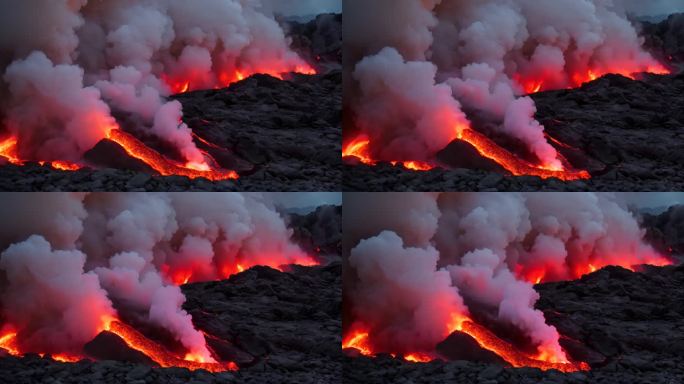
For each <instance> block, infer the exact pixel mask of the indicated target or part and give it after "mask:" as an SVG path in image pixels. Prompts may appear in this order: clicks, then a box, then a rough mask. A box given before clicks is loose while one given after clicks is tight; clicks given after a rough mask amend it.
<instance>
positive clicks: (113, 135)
mask: <svg viewBox="0 0 684 384" xmlns="http://www.w3.org/2000/svg"><path fill="white" fill-rule="evenodd" d="M107 138H108V139H109V140H111V141H113V142H115V143H117V144H119V145H120V146H121V147H123V148H124V150H125V151H126V153H128V154H129V155H130V156H131V157H134V158H136V159H138V160H141V161H142V162H144V163H145V164H147V165H149V166H150V167H152V169H154V170H155V171H157V172H159V174H160V175H162V176H171V175H178V176H187V177H189V178H191V179H196V178H200V177H204V178H206V179H208V180H212V181H218V180H230V179H237V178H239V176H238V174H237V173H236V172H235V171H229V170H224V169H219V168H212V167H209V165H208V164H204V165H202V166H197V165H192V164H185V165H180V164H176V163H174V162H172V161H170V160H168V159H166V158H165V157H164V156H162V155H161V154H160V153H159V152H157V151H155V150H154V149H152V148H150V147H148V146H147V145H145V144H144V143H143V142H141V141H140V140H138V139H137V138H135V137H134V136H133V135H131V134H129V133H127V132H125V131H123V130H121V129H117V128H112V129H110V130H109V131H108V132H107ZM205 156H207V157H210V156H209V155H208V154H205Z"/></svg>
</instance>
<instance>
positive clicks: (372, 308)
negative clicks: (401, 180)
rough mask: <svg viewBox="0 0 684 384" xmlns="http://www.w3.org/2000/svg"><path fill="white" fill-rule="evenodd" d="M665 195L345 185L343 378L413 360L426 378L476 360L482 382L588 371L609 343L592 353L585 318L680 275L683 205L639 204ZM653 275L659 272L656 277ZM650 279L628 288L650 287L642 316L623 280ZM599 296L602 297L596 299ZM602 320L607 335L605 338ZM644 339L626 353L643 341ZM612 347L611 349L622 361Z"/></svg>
mask: <svg viewBox="0 0 684 384" xmlns="http://www.w3.org/2000/svg"><path fill="white" fill-rule="evenodd" d="M678 197H679V198H681V196H678ZM672 200H673V199H669V200H668V199H667V198H666V195H664V194H662V195H660V194H652V195H644V194H633V195H629V196H628V195H622V194H602V193H565V194H563V193H383V194H378V193H349V194H348V196H345V219H344V220H345V224H344V225H345V228H352V229H351V230H348V231H347V232H345V239H344V241H343V243H344V244H345V245H344V253H343V254H345V255H348V256H347V257H346V258H344V259H343V260H344V262H345V266H346V270H345V290H344V293H345V300H344V303H345V304H344V307H343V313H344V322H343V337H342V348H343V351H344V352H345V355H346V356H347V357H348V359H347V360H346V363H345V364H348V366H349V370H348V372H349V374H348V377H346V379H348V380H349V381H350V382H353V381H355V380H357V379H358V378H360V377H361V376H363V375H369V377H370V379H369V381H370V382H380V381H383V380H384V381H385V382H387V381H392V380H394V378H395V377H396V376H394V375H408V377H413V376H412V374H413V371H414V370H415V372H417V373H416V375H417V376H416V377H418V376H420V375H425V376H424V377H422V380H425V381H426V382H440V381H443V380H449V379H454V378H456V377H455V376H454V377H450V376H449V373H450V372H452V369H453V368H449V367H459V368H464V370H465V368H466V367H471V366H480V367H483V368H482V369H483V370H484V371H486V372H487V373H483V374H482V377H480V378H478V379H477V381H485V382H486V380H494V381H505V380H508V379H509V378H511V380H513V381H516V382H517V378H520V379H521V380H522V381H521V382H526V381H525V380H524V379H525V378H529V379H530V381H531V380H532V379H533V378H534V379H535V380H537V379H539V380H541V381H546V379H549V380H550V379H551V378H558V377H560V378H562V380H560V382H565V381H564V380H567V381H568V382H572V380H574V379H576V378H578V377H593V376H592V375H593V372H594V371H595V370H600V369H602V368H603V367H604V366H605V364H607V363H608V360H609V358H608V355H606V353H608V351H607V350H604V351H602V352H599V353H596V352H597V349H595V348H598V347H597V346H596V344H595V342H596V340H593V339H592V337H599V338H600V337H602V336H603V335H594V334H592V332H593V330H592V329H591V327H589V326H587V324H586V323H585V322H584V321H583V319H584V318H583V317H582V316H593V320H594V321H596V322H597V323H595V324H594V325H597V324H599V323H602V317H603V314H604V313H605V312H604V311H613V312H614V313H617V314H618V315H617V316H620V315H619V313H621V312H622V311H624V312H629V313H632V311H633V312H638V313H640V314H644V313H649V314H651V312H650V310H651V308H652V307H651V305H658V304H656V302H657V301H658V300H657V299H654V298H653V295H657V294H658V293H657V292H659V291H658V286H659V285H660V284H662V285H663V286H664V287H665V288H664V289H666V290H667V289H670V288H671V287H672V286H676V285H677V284H678V281H679V276H678V275H677V273H678V272H679V271H681V269H682V267H681V265H680V263H681V262H682V256H681V253H680V251H679V247H678V246H677V245H676V244H678V243H679V240H678V239H681V238H682V234H681V233H679V232H680V231H677V230H675V229H674V228H677V225H678V224H677V223H680V222H681V218H680V216H681V207H672V208H670V209H669V210H667V211H665V212H664V213H662V214H660V215H658V216H654V215H649V214H645V213H642V212H641V211H639V210H638V209H637V208H634V207H644V206H649V204H657V203H651V201H654V202H658V201H662V202H663V203H664V204H669V203H668V201H672ZM628 206H630V207H632V208H629V209H628V208H627V207H628ZM654 209H655V208H654ZM657 209H659V210H660V211H662V209H661V208H657ZM371 216H372V217H373V219H369V217H371ZM661 273H662V274H663V276H667V277H663V279H664V281H663V280H660V279H659V278H655V277H654V276H657V275H658V274H661ZM649 279H653V282H652V284H645V286H644V287H643V291H642V290H641V289H642V288H638V289H637V291H639V292H641V293H644V294H647V293H648V292H650V293H651V294H650V296H649V298H648V299H646V298H644V300H646V301H648V300H652V301H653V303H652V304H649V305H647V309H645V311H644V312H641V310H640V309H639V308H641V304H640V303H636V302H633V303H628V302H626V301H625V300H623V298H622V296H630V293H629V292H631V291H629V290H628V288H626V287H625V286H622V285H620V284H622V282H624V281H629V283H627V284H637V285H638V284H641V283H640V281H644V280H649ZM598 281H600V283H597V282H598ZM608 287H611V288H608ZM623 290H624V291H623ZM586 291H592V292H593V293H592V294H586ZM623 292H625V293H624V294H623ZM641 293H635V297H639V295H640V294H641ZM671 294H674V295H676V294H675V293H673V292H672V293H671ZM562 295H567V296H566V297H563V296H562ZM594 295H602V296H603V297H602V298H601V299H597V301H596V302H594V301H592V300H591V299H590V298H591V297H593V296H594ZM611 295H612V296H613V297H612V298H611ZM672 300H674V299H672ZM567 302H572V304H568V305H567V306H564V304H561V303H567ZM603 303H607V305H606V306H604V305H603ZM615 303H619V304H621V305H624V306H623V307H621V308H622V309H617V308H615V306H614V305H613V304H615ZM677 307H680V306H677ZM578 308H581V309H578ZM587 311H593V312H592V314H587V313H586V312H587ZM580 314H581V315H580ZM680 317H681V316H680ZM649 318H650V319H651V320H653V319H656V318H657V315H653V316H652V317H649ZM561 319H562V320H561ZM633 320H634V321H638V318H634V319H633ZM677 324H678V323H676V322H675V323H670V324H668V325H667V327H676V326H677ZM611 326H614V327H616V328H620V327H622V325H620V324H616V323H613V324H612V325H611ZM635 326H643V327H644V330H645V329H648V327H649V325H648V324H646V323H644V324H635ZM626 327H627V328H629V326H626ZM608 329H609V327H608V326H606V328H604V329H603V331H602V332H605V333H606V334H609V335H612V334H611V333H610V331H609V330H608ZM622 331H623V329H620V330H616V331H615V333H620V332H622ZM628 334H629V333H628V332H625V334H624V337H626V338H629V336H627V335H628ZM649 345H650V344H644V345H640V346H639V347H635V349H636V350H638V349H639V348H645V350H646V351H649V350H650V348H651V347H650V346H649ZM621 352H624V349H616V350H613V351H611V352H610V356H611V357H613V358H616V359H619V356H620V353H621ZM634 353H635V354H638V353H639V352H637V351H635V352H634ZM675 353H676V352H675ZM389 361H392V362H391V363H388V362H389ZM652 361H655V360H652ZM386 364H387V365H386ZM485 368H486V369H485ZM423 370H424V371H423ZM430 370H434V371H435V372H439V373H436V374H434V375H432V374H430V373H428V372H429V371H430ZM418 372H422V373H418ZM508 372H510V374H508ZM532 373H538V374H537V375H536V376H528V375H530V374H532ZM669 373H671V374H672V373H673V371H670V372H669ZM376 374H377V376H375V375H376ZM442 374H445V375H446V376H443V375H442ZM357 375H358V376H357ZM468 375H469V376H468V377H467V378H466V377H465V375H464V376H463V377H460V376H459V377H458V379H459V380H463V381H475V377H474V376H477V372H475V374H474V375H473V372H472V371H471V372H470V373H469V374H468ZM670 377H675V376H670ZM627 381H629V380H627ZM588 382H599V380H597V381H594V380H589V381H588Z"/></svg>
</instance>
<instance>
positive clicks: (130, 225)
mask: <svg viewBox="0 0 684 384" xmlns="http://www.w3.org/2000/svg"><path fill="white" fill-rule="evenodd" d="M49 195H50V196H45V194H28V195H26V194H23V195H22V194H9V195H6V196H3V197H4V198H3V199H2V202H0V206H2V207H3V211H4V212H12V213H14V214H16V217H19V218H21V220H19V221H18V222H13V223H3V225H2V228H3V229H7V232H4V231H3V237H2V238H1V242H0V271H1V272H0V274H2V275H5V277H6V281H7V284H6V286H5V287H3V288H2V289H0V292H2V295H0V300H1V302H2V305H1V306H0V308H2V316H1V318H2V319H3V323H4V324H3V325H5V326H9V325H11V326H12V327H13V328H14V329H15V330H16V331H18V333H19V337H18V340H19V341H20V342H21V347H22V350H25V351H34V352H65V351H79V350H80V349H79V348H81V347H82V346H83V344H85V343H87V342H88V341H90V340H92V339H93V338H94V337H95V335H97V333H98V332H99V331H101V330H102V328H103V325H104V319H105V318H111V317H112V316H113V315H115V314H116V312H115V309H114V308H116V309H120V308H125V310H127V311H130V310H133V311H135V313H136V314H137V315H138V317H141V318H144V319H147V321H149V322H150V323H151V324H156V325H157V326H159V327H162V328H164V329H167V330H168V331H169V332H171V333H172V334H173V335H175V337H176V338H177V340H178V341H179V342H181V343H182V345H184V346H185V347H186V348H187V349H188V350H189V351H190V352H192V353H193V354H195V355H197V356H201V357H202V358H204V359H205V361H210V360H211V355H210V353H209V351H208V350H207V349H206V345H205V341H204V336H203V335H202V333H201V332H199V331H198V330H196V329H195V328H194V326H193V323H192V318H191V316H190V315H189V314H188V313H187V312H186V311H184V310H183V309H182V304H183V302H184V301H185V297H184V296H183V294H182V292H181V290H180V288H179V287H178V286H177V285H179V284H182V283H184V282H194V281H211V280H217V279H224V278H227V277H228V276H229V275H231V274H233V273H237V272H239V271H240V269H247V268H249V267H251V266H254V265H269V266H273V267H278V266H280V265H287V264H311V263H314V262H315V260H313V259H312V258H311V257H310V256H308V255H306V254H305V253H304V252H303V251H301V250H300V249H299V247H298V246H296V245H295V244H294V243H293V242H292V241H291V239H290V237H291V235H292V231H291V230H290V229H289V228H287V225H286V224H285V222H284V219H283V218H282V217H281V216H280V215H279V214H278V213H277V212H276V211H275V209H274V208H273V204H272V202H271V201H270V198H269V196H268V195H260V194H237V193H225V194H202V193H200V194H193V193H180V194H165V193H159V194H145V193H142V194H135V193H122V194H61V193H55V194H49ZM5 205H7V206H5ZM15 224H16V225H15ZM238 266H239V267H238Z"/></svg>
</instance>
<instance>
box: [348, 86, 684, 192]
mask: <svg viewBox="0 0 684 384" xmlns="http://www.w3.org/2000/svg"><path fill="white" fill-rule="evenodd" d="M531 96H532V98H533V99H534V100H535V102H536V104H537V108H538V112H537V116H536V117H537V119H538V120H539V121H540V122H541V123H542V124H543V125H544V126H545V127H546V131H547V132H548V134H549V135H551V136H552V137H553V138H555V139H557V140H559V141H560V142H562V143H564V144H565V145H566V146H561V145H558V144H554V146H556V148H557V149H558V150H559V151H560V152H561V153H562V154H563V155H565V157H566V158H568V160H570V161H571V162H572V163H573V164H574V165H575V166H576V167H578V168H582V169H586V170H588V171H589V172H590V173H591V175H592V177H591V179H589V180H581V181H572V182H563V181H561V180H558V179H548V180H542V179H541V178H539V177H531V176H522V177H515V176H510V175H506V174H505V173H502V172H498V171H496V170H489V171H485V170H482V167H481V164H478V163H476V162H471V164H473V165H472V166H469V165H468V164H465V165H463V166H462V168H457V169H448V170H446V169H442V168H437V169H434V170H432V171H429V172H414V171H409V170H406V169H404V168H402V167H395V166H392V165H390V164H381V165H378V166H375V167H368V166H363V165H357V164H346V165H345V174H344V188H345V190H348V191H361V190H363V191H383V190H384V191H388V190H392V191H436V190H440V191H497V190H498V191H538V190H540V191H672V190H681V189H682V188H684V175H683V174H682V173H681V172H680V168H681V164H682V163H684V157H683V156H684V155H683V154H684V112H683V111H684V74H679V75H668V76H657V75H644V76H643V78H642V79H640V80H631V79H628V78H625V77H622V76H618V75H607V76H605V77H602V78H600V79H597V80H595V81H593V82H591V83H588V84H585V85H584V86H582V87H581V88H578V89H572V90H559V91H549V92H541V93H537V94H534V95H531ZM449 151H452V152H453V151H456V152H453V153H449ZM464 153H467V151H463V149H462V148H461V147H460V146H454V145H452V146H449V147H447V149H445V150H444V151H442V153H441V154H440V155H439V156H440V157H441V158H443V159H444V158H454V157H459V156H461V157H463V156H465V155H464ZM462 163H467V162H462Z"/></svg>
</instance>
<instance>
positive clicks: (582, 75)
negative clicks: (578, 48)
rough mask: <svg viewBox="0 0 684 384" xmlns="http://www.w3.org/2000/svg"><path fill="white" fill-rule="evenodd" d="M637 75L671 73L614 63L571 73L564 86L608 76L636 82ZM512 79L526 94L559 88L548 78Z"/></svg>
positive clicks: (659, 67)
mask: <svg viewBox="0 0 684 384" xmlns="http://www.w3.org/2000/svg"><path fill="white" fill-rule="evenodd" d="M639 73H651V74H656V75H669V74H670V73H672V72H671V71H670V70H669V69H667V68H666V67H665V66H664V65H662V64H651V65H648V66H644V67H636V66H635V65H634V64H633V63H625V64H620V63H616V64H615V65H614V66H612V67H611V68H605V69H600V68H590V69H587V70H586V71H584V72H574V73H571V74H569V75H568V79H567V82H566V84H569V86H568V87H567V88H579V87H581V86H582V85H583V84H586V83H589V82H591V81H594V80H596V79H598V78H600V77H603V76H605V75H608V74H615V75H622V76H624V77H627V78H630V79H632V80H636V78H637V75H638V74H639ZM513 79H514V80H515V81H516V82H517V83H518V84H519V85H520V87H521V88H522V89H523V90H524V91H525V93H527V94H532V93H537V92H539V91H549V90H553V89H558V88H559V87H558V86H557V85H556V83H554V81H553V80H552V79H549V78H543V77H540V78H539V77H537V78H535V77H534V76H531V77H523V76H521V75H519V74H516V75H514V76H513ZM561 88H562V87H561Z"/></svg>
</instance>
